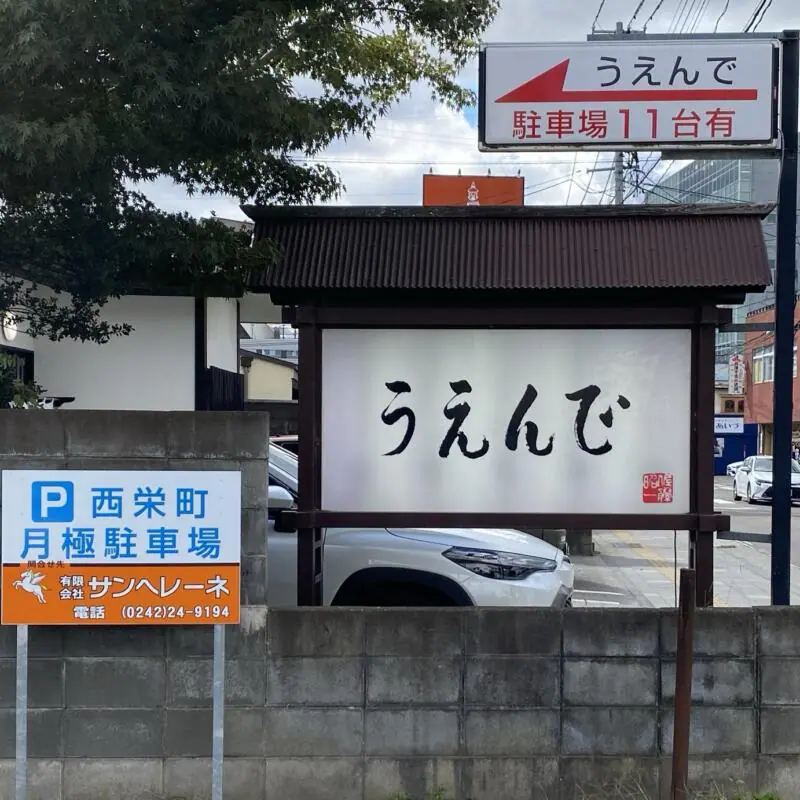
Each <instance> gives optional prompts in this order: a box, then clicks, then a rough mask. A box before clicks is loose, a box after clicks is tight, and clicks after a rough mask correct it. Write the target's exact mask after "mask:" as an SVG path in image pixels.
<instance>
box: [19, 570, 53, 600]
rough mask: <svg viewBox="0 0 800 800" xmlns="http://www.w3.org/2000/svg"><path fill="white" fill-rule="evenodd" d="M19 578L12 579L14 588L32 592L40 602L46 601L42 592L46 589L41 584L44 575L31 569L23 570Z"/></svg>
mask: <svg viewBox="0 0 800 800" xmlns="http://www.w3.org/2000/svg"><path fill="white" fill-rule="evenodd" d="M20 578H21V580H18V581H14V583H13V586H14V588H15V589H22V590H23V591H24V592H29V593H30V594H32V595H33V596H34V597H35V598H36V599H37V600H38V601H39V602H40V603H46V602H47V601H46V600H45V599H44V593H45V592H46V591H47V587H46V586H42V585H41V583H42V580H43V579H44V575H40V574H39V573H37V572H34V571H33V570H31V569H28V570H25V572H23V573H22V575H20Z"/></svg>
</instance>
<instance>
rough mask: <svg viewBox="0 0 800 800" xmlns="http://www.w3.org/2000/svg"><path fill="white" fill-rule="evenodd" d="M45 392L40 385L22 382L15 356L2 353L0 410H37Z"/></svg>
mask: <svg viewBox="0 0 800 800" xmlns="http://www.w3.org/2000/svg"><path fill="white" fill-rule="evenodd" d="M44 391H45V390H44V388H43V387H41V386H39V384H38V383H35V382H34V383H25V381H23V380H20V378H19V377H18V376H17V359H16V357H15V356H10V355H6V354H5V353H0V408H9V407H10V408H36V407H37V406H39V405H40V403H41V401H42V396H43V395H44Z"/></svg>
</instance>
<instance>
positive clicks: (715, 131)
mask: <svg viewBox="0 0 800 800" xmlns="http://www.w3.org/2000/svg"><path fill="white" fill-rule="evenodd" d="M776 47H777V43H776V42H774V41H771V40H768V39H758V40H750V41H747V40H738V39H737V40H728V41H712V40H697V39H693V40H683V41H682V40H674V41H656V42H654V41H641V40H640V41H609V42H583V43H576V44H571V43H563V44H561V43H556V44H516V45H510V44H496V45H495V44H490V45H485V46H484V49H483V54H482V59H481V72H482V74H481V76H480V78H481V79H480V97H479V104H480V112H481V113H480V114H479V119H480V122H481V125H480V131H479V138H480V142H479V144H480V148H481V149H482V150H491V149H509V148H510V149H518V150H529V151H531V150H537V149H553V148H554V147H555V148H563V149H570V148H575V147H576V146H583V147H587V148H589V149H592V148H594V149H597V148H601V149H602V148H604V147H607V148H612V147H619V148H625V149H630V150H632V149H668V148H674V147H681V148H691V147H696V146H700V147H702V148H706V149H709V148H710V149H724V148H728V147H730V146H731V145H761V146H764V145H765V144H774V140H775V121H776V111H775V108H776V105H775V103H776V100H775V94H774V92H775V80H776V79H775V67H774V58H775V53H776Z"/></svg>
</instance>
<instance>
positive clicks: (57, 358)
mask: <svg viewBox="0 0 800 800" xmlns="http://www.w3.org/2000/svg"><path fill="white" fill-rule="evenodd" d="M103 316H104V317H105V318H106V319H107V320H108V321H109V322H129V323H130V324H131V325H133V327H134V331H133V332H132V333H131V334H130V335H129V336H120V337H116V338H114V339H112V340H111V341H110V342H108V343H107V344H104V345H97V344H90V343H86V342H76V341H64V342H51V341H49V340H47V339H36V340H35V342H34V346H33V347H32V348H31V349H33V350H34V352H35V354H36V355H35V371H36V380H37V382H38V383H40V384H41V385H42V386H43V387H44V388H45V390H46V391H47V393H48V394H51V395H61V396H65V395H66V396H74V397H75V402H74V403H70V404H69V406H67V408H76V409H119V410H125V411H127V410H152V411H181V410H193V409H194V299H193V298H190V297H141V296H136V297H122V298H120V299H119V300H112V301H110V302H109V303H108V304H107V305H106V306H105V307H104V309H103ZM232 331H233V333H232V335H233V336H234V338H235V326H234V327H233V328H232ZM17 338H18V339H19V337H17ZM15 344H16V342H15ZM20 346H21V345H20Z"/></svg>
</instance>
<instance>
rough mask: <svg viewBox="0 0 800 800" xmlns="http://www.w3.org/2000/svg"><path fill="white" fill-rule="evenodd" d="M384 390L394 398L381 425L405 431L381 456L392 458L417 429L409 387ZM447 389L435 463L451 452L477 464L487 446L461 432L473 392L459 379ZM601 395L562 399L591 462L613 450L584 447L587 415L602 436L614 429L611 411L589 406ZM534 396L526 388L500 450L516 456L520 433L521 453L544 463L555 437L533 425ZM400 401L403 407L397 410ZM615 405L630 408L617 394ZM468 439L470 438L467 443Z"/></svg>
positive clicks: (595, 391)
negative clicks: (571, 406)
mask: <svg viewBox="0 0 800 800" xmlns="http://www.w3.org/2000/svg"><path fill="white" fill-rule="evenodd" d="M385 385H386V388H387V389H388V390H389V391H390V392H392V393H393V395H394V396H393V397H392V399H391V400H390V401H389V403H388V404H387V406H386V407H385V408H384V409H383V411H382V412H381V421H382V422H383V423H384V424H385V425H387V426H395V425H398V424H404V425H405V428H403V429H402V435H401V436H400V439H399V441H398V444H397V445H396V446H395V447H394V448H392V449H391V450H389V451H388V452H386V453H384V455H385V456H398V455H400V454H402V453H403V452H404V451H405V450H406V448H407V447H408V446H409V444H410V443H411V441H412V438H413V436H414V432H415V430H416V426H417V412H416V411H414V409H413V408H412V406H411V405H410V403H411V398H412V396H413V392H412V388H411V386H410V384H409V383H407V382H406V381H402V380H399V381H388V382H387V383H386V384H385ZM449 385H450V389H451V390H452V391H453V396H452V397H451V398H450V400H448V402H447V403H446V404H445V406H444V407H443V408H442V416H443V418H444V420H445V422H448V423H449V425H447V427H446V430H445V432H444V434H443V437H442V440H441V443H440V444H439V448H438V454H439V457H440V458H443V459H446V458H448V457H449V456H450V455H451V453H452V452H453V448H454V447H455V448H456V449H457V451H458V452H460V453H461V455H462V456H464V458H467V459H470V460H475V459H480V458H483V457H484V456H485V455H487V453H489V451H490V448H491V447H492V443H491V442H490V441H489V439H488V438H487V437H486V435H485V434H484V433H483V432H481V431H478V430H473V431H469V432H468V430H467V427H468V422H467V420H468V417H469V415H470V412H471V411H472V406H471V404H470V402H469V395H470V394H471V393H472V391H473V389H472V385H471V384H470V382H469V381H468V380H467V379H465V378H462V379H460V380H456V381H450V383H449ZM601 393H602V392H601V389H600V387H599V386H596V385H594V384H589V385H587V386H584V387H581V388H578V389H576V390H575V391H574V392H568V393H566V394H565V395H564V400H565V401H566V402H569V403H573V404H575V422H574V428H573V435H574V440H575V445H576V446H577V447H578V449H579V450H581V451H583V452H584V453H587V454H589V455H592V456H602V455H605V454H606V453H610V452H611V451H612V450H613V444H612V443H611V442H610V441H609V439H608V438H606V439H605V440H603V441H599V440H598V441H590V440H589V438H588V437H587V433H586V426H587V422H588V420H589V418H590V414H596V416H597V419H598V420H599V421H600V423H601V424H602V425H603V427H604V428H606V429H608V430H610V429H611V428H612V426H613V424H614V408H613V407H612V406H611V405H609V406H607V407H606V408H605V409H604V410H603V409H602V408H601V409H597V408H595V402H596V401H597V400H598V399H599V397H600V395H601ZM403 395H409V397H408V398H403V400H402V401H401V399H400V398H402V397H403ZM538 396H539V392H538V391H537V389H536V388H535V387H534V386H533V385H532V384H530V383H529V384H528V385H527V386H526V387H525V390H524V392H523V394H522V396H521V397H520V399H519V401H518V402H517V404H516V406H515V407H514V408H513V410H512V411H511V413H510V416H509V420H508V425H507V427H506V431H505V438H504V441H503V443H502V445H501V446H503V447H505V448H506V449H507V450H510V451H516V450H517V448H518V446H519V439H520V433H521V432H522V430H523V429H524V441H525V447H526V449H527V451H528V452H529V453H530V454H532V455H534V456H542V457H546V456H549V455H550V454H551V453H553V451H554V448H555V447H556V442H555V433H552V432H550V433H544V434H543V433H542V431H541V428H540V426H541V424H542V423H541V422H537V421H535V413H534V409H533V406H534V403H535V401H536V398H537V397H538ZM403 401H405V402H407V403H409V404H408V405H402V402H403ZM615 405H616V406H617V408H618V409H620V410H622V411H626V410H627V409H629V408H630V407H631V401H630V400H629V399H628V398H627V397H625V396H623V395H621V394H620V395H618V396H617V400H616V403H615ZM470 436H472V443H471V441H470Z"/></svg>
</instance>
